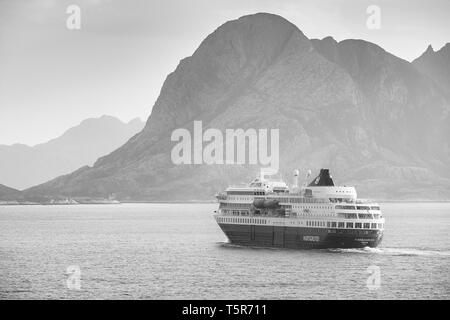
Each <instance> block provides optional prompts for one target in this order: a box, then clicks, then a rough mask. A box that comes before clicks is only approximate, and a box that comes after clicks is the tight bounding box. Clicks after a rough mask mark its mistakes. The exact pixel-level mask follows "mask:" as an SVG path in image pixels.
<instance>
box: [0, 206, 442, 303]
mask: <svg viewBox="0 0 450 320" xmlns="http://www.w3.org/2000/svg"><path fill="white" fill-rule="evenodd" d="M215 209H216V204H121V205H80V206H4V207H0V272H1V273H0V298H1V299H13V298H18V299H38V298H44V299H47V298H49V299H109V298H117V299H324V298H326V299H419V298H423V299H449V298H450V277H449V275H450V235H449V231H450V230H449V227H450V203H386V204H382V210H383V213H384V215H385V217H386V231H385V238H384V240H383V244H382V246H381V247H380V248H377V249H350V250H309V251H295V250H278V249H256V248H245V247H238V246H232V245H229V244H227V240H226V238H225V236H224V235H223V233H222V232H221V230H220V229H219V227H218V226H217V225H216V223H215V221H214V219H213V217H212V212H213V210H215ZM69 266H76V267H78V268H79V269H80V273H81V274H80V290H73V289H69V288H68V286H67V279H68V278H69V277H70V279H73V276H74V275H73V274H72V275H71V274H70V273H69V274H67V268H68V267H69ZM371 266H372V267H371ZM373 266H376V267H375V268H377V267H379V270H380V286H379V287H378V289H375V288H372V287H371V288H372V289H369V288H368V286H367V279H368V277H369V273H368V271H367V268H368V267H370V268H374V267H373ZM71 283H73V282H71Z"/></svg>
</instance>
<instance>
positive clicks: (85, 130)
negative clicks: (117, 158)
mask: <svg viewBox="0 0 450 320" xmlns="http://www.w3.org/2000/svg"><path fill="white" fill-rule="evenodd" d="M143 125H144V123H143V122H142V121H141V120H140V119H138V118H135V119H133V120H130V121H129V122H128V123H124V122H122V121H120V120H119V119H117V118H115V117H112V116H107V115H104V116H101V117H98V118H89V119H85V120H84V121H82V122H81V123H80V124H79V125H77V126H74V127H71V128H69V129H67V130H66V131H65V132H64V133H63V134H62V135H61V136H59V137H57V138H54V139H51V140H49V141H47V142H44V143H39V144H37V145H34V146H28V145H24V144H13V145H0V182H2V183H4V184H6V185H8V186H12V187H16V188H17V189H25V188H27V187H30V186H33V185H36V184H38V183H42V182H45V181H48V180H49V179H51V178H54V177H57V176H59V175H61V174H64V173H69V172H71V171H73V170H75V169H77V168H79V167H80V166H82V165H87V164H93V163H94V161H95V160H96V159H97V158H98V157H99V156H101V155H104V154H106V153H109V152H111V151H113V150H114V149H115V148H117V147H118V146H120V145H121V144H123V143H125V142H126V141H127V140H128V139H129V138H130V137H131V136H132V135H134V134H135V133H137V132H139V131H140V130H141V129H142V127H143Z"/></svg>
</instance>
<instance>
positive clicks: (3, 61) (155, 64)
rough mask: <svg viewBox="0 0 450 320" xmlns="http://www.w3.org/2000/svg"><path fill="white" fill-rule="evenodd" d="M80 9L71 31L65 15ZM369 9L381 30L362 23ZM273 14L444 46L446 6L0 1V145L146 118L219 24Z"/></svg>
mask: <svg viewBox="0 0 450 320" xmlns="http://www.w3.org/2000/svg"><path fill="white" fill-rule="evenodd" d="M70 4H76V5H78V6H79V7H80V8H81V29H80V30H68V29H67V27H66V19H67V17H68V16H69V15H68V14H67V13H66V8H67V6H68V5H70ZM369 5H378V6H379V7H380V9H381V28H380V29H379V30H369V29H368V28H367V26H366V20H367V17H368V14H367V13H366V9H367V7H368V6H369ZM256 12H271V13H276V14H279V15H282V16H283V17H285V18H286V19H288V20H290V21H291V22H293V23H294V24H296V25H297V26H298V27H299V28H300V30H302V31H303V33H304V34H305V35H306V36H307V37H309V38H323V37H325V36H329V35H331V36H333V37H334V38H335V39H336V40H338V41H340V40H343V39H348V38H356V39H364V40H368V41H372V42H374V43H376V44H378V45H380V46H382V47H383V48H384V49H386V50H387V51H389V52H391V53H393V54H395V55H397V56H399V57H401V58H404V59H406V60H409V61H410V60H412V59H414V58H416V57H417V56H419V55H420V54H421V53H422V52H423V51H424V50H425V49H426V47H427V46H428V44H431V45H432V46H433V47H434V49H435V50H438V49H440V48H441V47H442V46H443V45H444V44H445V43H447V42H450V32H449V31H450V19H449V18H448V14H449V12H450V0H384V1H376V0H370V1H365V0H321V1H301V0H272V1H269V0H178V1H175V0H127V1H125V0H122V1H119V0H109V1H108V0H71V1H64V0H28V1H25V0H0V144H12V143H16V142H20V143H26V144H30V145H33V144H36V143H40V142H44V141H47V140H49V139H51V138H54V137H56V136H58V135H60V134H61V133H63V132H64V131H65V130H66V129H67V128H69V127H71V126H73V125H76V124H78V123H79V122H81V121H82V120H83V119H86V118H89V117H96V116H100V115H103V114H109V115H113V116H116V117H119V118H120V119H122V120H124V121H128V120H130V119H132V118H135V117H141V118H142V119H145V120H146V119H147V117H148V116H149V115H150V111H151V108H152V106H153V104H154V102H155V100H156V98H157V97H158V95H159V91H160V89H161V86H162V84H163V81H164V79H165V78H166V76H167V74H168V73H170V72H172V71H173V70H174V69H175V67H176V66H177V64H178V62H179V60H181V59H182V58H184V57H186V56H190V55H192V53H193V52H194V50H195V49H196V48H197V47H198V45H199V44H200V42H201V41H202V40H203V39H204V38H205V37H206V36H207V35H208V34H209V33H211V32H213V31H214V30H215V29H216V28H217V27H218V26H220V25H221V24H223V23H224V22H226V21H228V20H232V19H236V18H238V17H240V16H242V15H245V14H251V13H256Z"/></svg>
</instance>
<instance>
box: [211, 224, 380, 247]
mask: <svg viewBox="0 0 450 320" xmlns="http://www.w3.org/2000/svg"><path fill="white" fill-rule="evenodd" d="M219 226H220V228H221V229H222V230H223V232H224V233H225V235H226V236H227V237H228V239H229V240H230V242H231V243H234V244H239V245H246V246H255V247H276V248H291V249H314V248H363V247H376V246H378V245H379V244H380V242H381V240H382V238H383V233H382V232H381V231H379V230H347V229H327V228H305V227H279V226H259V225H239V224H224V223H219Z"/></svg>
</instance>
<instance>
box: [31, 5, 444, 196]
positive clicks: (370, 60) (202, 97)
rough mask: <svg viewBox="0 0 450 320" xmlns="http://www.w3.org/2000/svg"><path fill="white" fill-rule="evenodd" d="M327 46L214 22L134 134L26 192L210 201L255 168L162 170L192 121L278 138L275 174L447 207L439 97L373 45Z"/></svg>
mask: <svg viewBox="0 0 450 320" xmlns="http://www.w3.org/2000/svg"><path fill="white" fill-rule="evenodd" d="M324 40H325V41H324ZM333 40H334V39H332V38H331V37H327V38H324V39H323V40H314V39H313V40H309V39H308V38H307V37H306V36H305V35H304V34H303V33H302V32H301V31H300V30H299V29H298V28H297V27H296V26H295V25H293V24H292V23H290V22H288V21H287V20H286V19H284V18H282V17H279V16H276V15H272V14H262V13H259V14H255V15H248V16H244V17H241V18H239V19H236V20H233V21H229V22H226V23H225V24H223V25H222V26H220V27H219V28H217V29H216V30H215V31H214V32H213V33H211V34H210V35H208V37H206V39H205V40H204V41H203V42H202V43H201V44H200V46H199V48H197V50H195V52H194V53H193V55H192V56H190V57H188V58H185V59H182V60H181V61H180V63H179V65H178V66H177V68H176V69H175V70H174V71H173V72H172V73H170V74H169V75H168V76H167V78H166V80H165V82H164V84H163V87H162V89H161V93H160V96H159V97H158V99H157V101H156V102H155V105H154V107H153V108H152V113H151V115H150V116H149V118H148V120H147V123H146V126H145V128H144V129H143V130H142V131H141V132H140V133H138V134H136V135H135V136H133V137H132V138H131V139H130V140H129V141H128V142H127V143H126V144H124V145H123V146H121V147H120V148H118V149H117V150H115V151H113V152H112V153H110V154H109V155H107V156H104V157H101V158H99V159H98V160H97V161H96V162H95V164H94V165H93V167H83V168H82V169H80V170H78V171H76V172H73V173H71V174H68V175H66V176H64V177H59V178H57V179H55V180H52V181H49V182H47V183H44V184H42V185H39V186H36V187H33V188H30V189H28V190H26V194H28V195H29V196H34V197H46V196H48V195H52V194H61V195H64V194H71V195H79V196H106V195H108V194H110V193H115V194H117V195H118V197H119V198H120V199H125V200H126V199H131V200H133V199H135V200H167V199H171V200H189V199H210V198H211V197H212V196H213V194H214V192H215V191H218V190H220V189H221V188H223V187H225V186H226V185H227V184H230V183H233V182H236V181H242V180H244V179H250V178H251V177H252V176H253V175H254V174H255V173H256V171H257V169H258V168H257V167H256V166H250V165H245V166H239V165H232V166H220V165H184V166H176V165H174V164H173V163H172V162H171V159H170V150H171V147H173V144H172V143H171V141H170V134H171V131H172V130H173V129H175V128H180V127H183V128H189V129H191V128H192V122H193V120H200V121H203V125H204V128H205V129H206V128H217V129H219V130H224V129H226V128H244V129H246V128H267V129H271V128H273V129H276V128H279V129H280V155H281V159H280V167H281V168H282V170H283V173H284V175H285V176H286V174H290V172H292V170H293V169H295V168H311V169H318V168H320V167H327V168H330V169H331V170H332V172H333V174H334V176H339V177H341V178H340V179H339V180H340V181H344V182H345V183H352V184H354V185H356V186H357V187H358V190H361V193H362V194H363V195H370V196H374V197H383V198H389V197H397V198H404V197H417V195H418V194H419V195H420V194H424V190H425V191H426V190H429V192H428V194H430V195H431V197H433V198H434V197H436V198H447V199H448V198H450V195H449V193H448V186H450V177H449V176H448V174H446V173H445V172H448V171H446V170H447V169H448V163H449V162H448V161H447V160H448V159H450V153H449V147H448V138H446V137H447V136H446V133H447V131H446V130H448V126H446V125H447V124H448V123H449V120H448V119H449V118H448V113H446V111H447V110H448V108H449V103H448V101H447V100H446V97H445V96H443V95H441V93H440V89H438V87H437V86H436V84H434V83H433V82H432V81H430V80H429V79H428V78H427V77H425V76H423V75H422V73H421V72H419V71H418V70H417V69H416V68H415V67H414V66H413V65H412V64H411V63H409V62H407V61H405V60H403V59H400V58H398V57H395V56H394V55H392V54H390V53H388V52H386V51H385V50H384V49H382V48H381V47H379V46H377V45H375V44H372V43H369V42H367V41H363V40H343V41H341V42H339V43H338V42H336V41H333ZM418 124H419V125H420V126H423V128H424V129H426V130H423V131H420V130H418V128H420V126H418ZM427 130H428V131H427ZM394 137H395V139H393V138H394ZM441 172H444V173H445V174H441ZM389 175H390V176H393V177H395V180H391V179H389V178H388V177H389ZM418 177H420V178H421V179H418ZM432 181H435V182H436V186H433V185H432V184H431V185H430V183H431V182H432ZM411 183H414V184H415V185H414V187H413V188H412V189H411V188H407V187H406V186H411ZM410 189H411V190H410Z"/></svg>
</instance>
